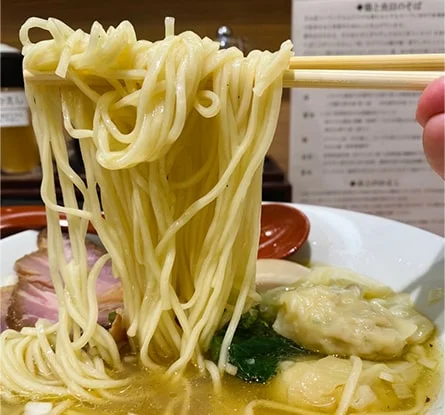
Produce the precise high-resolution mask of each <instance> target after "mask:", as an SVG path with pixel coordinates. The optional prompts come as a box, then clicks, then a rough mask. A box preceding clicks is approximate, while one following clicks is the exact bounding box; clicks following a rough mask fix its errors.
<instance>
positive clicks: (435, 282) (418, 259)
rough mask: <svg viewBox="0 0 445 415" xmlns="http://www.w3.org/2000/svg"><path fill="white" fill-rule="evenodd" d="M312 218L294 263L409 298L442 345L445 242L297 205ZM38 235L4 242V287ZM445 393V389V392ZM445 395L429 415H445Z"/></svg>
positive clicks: (391, 224) (367, 218)
mask: <svg viewBox="0 0 445 415" xmlns="http://www.w3.org/2000/svg"><path fill="white" fill-rule="evenodd" d="M293 206H295V207H297V208H299V209H300V210H301V211H303V212H304V213H305V214H306V215H307V216H308V218H309V220H310V223H311V230H310V234H309V239H308V242H307V243H306V244H305V246H303V248H301V249H300V250H299V251H298V252H297V254H296V255H294V257H293V259H295V260H301V261H303V262H307V261H310V262H313V263H324V264H329V265H335V266H341V267H347V268H350V269H352V270H354V271H356V272H358V273H360V274H363V275H365V276H368V277H371V278H373V279H375V280H377V281H379V282H381V283H383V284H386V285H388V286H390V287H391V288H392V289H393V290H395V291H405V292H409V293H411V295H412V298H413V299H414V301H415V303H416V305H417V308H418V310H419V311H421V312H422V313H424V314H425V315H427V316H428V317H429V318H430V319H431V320H433V321H434V322H435V323H436V326H437V327H438V329H439V333H440V334H439V336H440V339H441V342H442V344H444V343H445V341H444V340H445V335H444V298H443V295H442V297H441V298H439V299H438V300H436V301H435V302H434V303H431V301H430V300H431V293H432V292H438V291H437V290H442V291H441V292H442V293H443V290H444V248H445V240H444V238H442V237H440V236H437V235H434V234H432V233H429V232H426V231H423V230H421V229H417V228H414V227H412V226H409V225H405V224H402V223H399V222H395V221H392V220H388V219H384V218H380V217H377V216H371V215H366V214H362V213H357V212H350V211H346V210H340V209H333V208H326V207H319V206H310V205H299V204H294V205H293ZM36 234H37V233H36V232H35V231H25V232H21V233H18V234H16V235H13V236H10V237H8V238H5V239H2V240H0V248H1V280H0V283H1V284H0V285H7V284H11V281H12V282H13V281H14V270H13V267H14V262H15V260H16V259H18V258H20V257H21V256H23V255H25V254H27V253H30V252H32V251H34V250H35V249H36ZM441 389H443V388H441ZM443 410H444V394H443V390H442V392H441V394H440V396H439V397H438V399H437V401H436V402H435V403H434V405H433V406H432V407H431V409H430V410H429V411H428V414H429V415H436V414H437V415H438V414H443Z"/></svg>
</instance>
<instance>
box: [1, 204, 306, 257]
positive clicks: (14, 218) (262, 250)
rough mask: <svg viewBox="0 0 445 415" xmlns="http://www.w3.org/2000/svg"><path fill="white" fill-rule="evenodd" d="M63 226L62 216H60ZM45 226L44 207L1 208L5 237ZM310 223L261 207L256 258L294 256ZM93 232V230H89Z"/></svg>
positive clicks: (282, 208) (293, 212) (288, 209)
mask: <svg viewBox="0 0 445 415" xmlns="http://www.w3.org/2000/svg"><path fill="white" fill-rule="evenodd" d="M60 219H61V225H62V226H64V224H65V223H64V219H65V217H64V215H61V216H60ZM45 226H46V215H45V208H44V207H43V206H7V207H2V208H1V216H0V231H1V236H2V237H5V236H8V235H11V234H13V233H17V232H20V231H24V230H27V229H41V228H44V227H45ZM309 228H310V225H309V220H308V218H307V217H306V215H305V214H304V213H302V212H301V211H300V210H298V209H296V208H294V207H292V206H289V205H284V204H280V203H269V204H263V205H262V210H261V235H260V245H259V249H258V258H284V257H286V256H289V255H291V254H293V253H295V252H296V251H297V250H298V249H299V248H300V247H301V246H302V245H303V244H304V243H305V242H306V240H307V237H308V235H309ZM90 231H91V232H94V229H93V228H91V229H90Z"/></svg>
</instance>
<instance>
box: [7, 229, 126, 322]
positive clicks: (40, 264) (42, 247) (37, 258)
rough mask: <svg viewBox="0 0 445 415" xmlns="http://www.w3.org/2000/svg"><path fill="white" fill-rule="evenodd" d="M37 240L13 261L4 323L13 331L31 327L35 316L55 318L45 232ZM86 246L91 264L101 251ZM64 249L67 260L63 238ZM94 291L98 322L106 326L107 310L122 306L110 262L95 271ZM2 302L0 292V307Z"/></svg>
mask: <svg viewBox="0 0 445 415" xmlns="http://www.w3.org/2000/svg"><path fill="white" fill-rule="evenodd" d="M37 243H38V247H39V250H38V251H36V252H33V253H32V254H29V255H25V256H24V257H23V258H20V259H19V260H18V261H17V262H16V264H15V271H16V274H17V277H18V283H17V284H16V286H15V288H14V289H13V290H12V294H11V295H10V302H9V307H8V317H7V318H6V323H7V326H8V327H10V328H14V329H16V330H19V329H21V328H22V327H26V326H34V324H35V322H36V321H37V320H38V319H39V318H45V319H47V320H49V321H57V319H58V306H57V298H56V293H55V290H54V287H53V284H52V280H51V276H50V269H49V261H48V252H47V240H46V232H43V231H42V232H40V233H39V236H38V240H37ZM86 247H87V255H88V266H89V267H92V266H93V264H94V263H95V262H96V261H97V260H98V259H99V258H100V257H101V256H102V255H103V254H104V253H105V251H104V250H103V249H102V248H100V247H98V246H97V245H96V244H94V243H92V242H90V241H88V242H87V243H86ZM64 250H65V257H66V258H67V260H68V261H69V260H71V258H72V252H71V246H70V243H69V240H68V238H65V239H64ZM96 293H97V301H98V305H99V318H98V322H99V324H101V325H103V326H108V325H109V324H110V323H109V320H108V315H109V313H111V312H113V311H115V310H117V309H120V308H122V306H123V299H122V298H123V294H122V287H121V285H120V281H119V280H118V279H116V278H115V277H114V276H113V274H112V270H111V263H110V261H108V262H107V263H106V264H105V266H104V267H103V269H102V270H101V273H100V274H99V277H98V280H97V284H96ZM3 304H4V302H3V294H2V306H3ZM3 320H4V310H3V309H2V322H3ZM3 329H4V327H3V324H2V330H3Z"/></svg>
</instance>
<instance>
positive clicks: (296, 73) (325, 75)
mask: <svg viewBox="0 0 445 415" xmlns="http://www.w3.org/2000/svg"><path fill="white" fill-rule="evenodd" d="M441 76H445V72H422V71H344V70H311V69H302V70H300V69H296V70H292V71H286V72H285V73H284V77H283V86H284V87H285V88H349V89H392V90H404V91H422V90H423V89H425V88H426V87H427V86H428V84H430V83H431V82H432V81H434V80H435V79H437V78H440V77H441Z"/></svg>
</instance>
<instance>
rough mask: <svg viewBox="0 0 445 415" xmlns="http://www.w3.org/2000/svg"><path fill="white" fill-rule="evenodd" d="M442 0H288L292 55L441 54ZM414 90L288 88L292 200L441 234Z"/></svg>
mask: <svg viewBox="0 0 445 415" xmlns="http://www.w3.org/2000/svg"><path fill="white" fill-rule="evenodd" d="M444 6H445V4H444V1H443V0H424V1H414V0H412V1H391V0H389V1H380V0H374V1H366V0H364V1H359V0H323V1H321V0H293V14H292V38H293V42H294V50H295V54H296V55H329V54H331V55H348V54H398V53H438V52H441V53H442V52H444ZM419 96H420V93H417V92H404V91H402V92H399V91H370V90H336V89H320V90H318V89H294V90H292V103H291V136H290V154H289V180H290V181H291V184H292V187H293V200H294V201H295V202H300V203H309V204H317V205H326V206H333V207H340V208H346V209H351V210H357V211H361V212H368V213H372V214H376V215H380V216H384V217H388V218H392V219H396V220H400V221H402V222H406V223H409V224H412V225H415V226H418V227H421V228H424V229H427V230H430V231H432V232H435V233H438V234H443V233H444V182H443V181H442V180H441V179H440V178H439V177H438V176H436V175H435V174H434V173H433V172H432V171H431V169H430V167H429V165H428V164H427V162H426V161H425V157H424V154H423V148H422V140H421V128H420V127H419V126H418V125H417V123H416V121H415V119H414V114H415V110H416V105H417V100H418V98H419Z"/></svg>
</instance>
